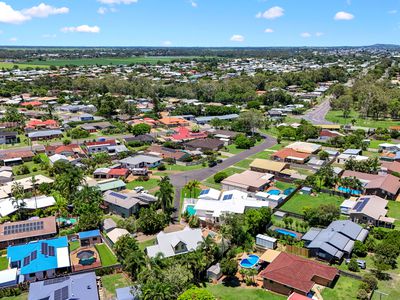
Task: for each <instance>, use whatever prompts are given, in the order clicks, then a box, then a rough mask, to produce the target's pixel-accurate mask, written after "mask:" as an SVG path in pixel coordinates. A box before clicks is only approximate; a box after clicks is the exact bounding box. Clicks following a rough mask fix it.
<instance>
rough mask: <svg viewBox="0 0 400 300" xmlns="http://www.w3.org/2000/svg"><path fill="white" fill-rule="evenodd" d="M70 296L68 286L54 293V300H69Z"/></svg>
mask: <svg viewBox="0 0 400 300" xmlns="http://www.w3.org/2000/svg"><path fill="white" fill-rule="evenodd" d="M68 294H69V289H68V286H64V287H63V288H61V289H58V290H55V291H54V300H67V299H68V298H69V297H68Z"/></svg>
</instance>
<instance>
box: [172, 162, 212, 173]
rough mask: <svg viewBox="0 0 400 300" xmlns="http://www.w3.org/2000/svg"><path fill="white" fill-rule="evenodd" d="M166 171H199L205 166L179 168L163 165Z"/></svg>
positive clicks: (178, 166) (177, 166) (179, 166)
mask: <svg viewBox="0 0 400 300" xmlns="http://www.w3.org/2000/svg"><path fill="white" fill-rule="evenodd" d="M165 166H166V167H167V170H168V171H182V172H185V171H192V170H199V169H203V168H206V167H207V165H206V166H205V167H204V166H203V164H199V165H193V166H181V165H168V164H167V165H165Z"/></svg>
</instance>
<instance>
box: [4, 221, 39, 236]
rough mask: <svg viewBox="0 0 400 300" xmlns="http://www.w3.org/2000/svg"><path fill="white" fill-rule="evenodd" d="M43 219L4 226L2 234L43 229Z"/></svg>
mask: <svg viewBox="0 0 400 300" xmlns="http://www.w3.org/2000/svg"><path fill="white" fill-rule="evenodd" d="M43 228H44V224H43V221H37V222H29V223H22V224H14V225H7V226H4V235H10V234H16V233H22V232H29V231H38V230H43Z"/></svg>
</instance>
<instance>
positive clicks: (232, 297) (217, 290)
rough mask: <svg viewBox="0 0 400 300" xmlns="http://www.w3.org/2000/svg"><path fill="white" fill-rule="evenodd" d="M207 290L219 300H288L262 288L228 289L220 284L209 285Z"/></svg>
mask: <svg viewBox="0 0 400 300" xmlns="http://www.w3.org/2000/svg"><path fill="white" fill-rule="evenodd" d="M206 289H207V290H209V291H210V292H211V293H212V294H213V295H214V296H215V297H216V298H217V299H218V300H238V299H249V300H267V299H268V300H282V299H286V298H287V297H284V296H280V295H277V294H273V293H271V292H268V291H265V290H262V289H260V288H241V287H227V286H224V285H222V284H218V285H207V287H206Z"/></svg>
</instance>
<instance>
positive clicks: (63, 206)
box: [52, 191, 68, 216]
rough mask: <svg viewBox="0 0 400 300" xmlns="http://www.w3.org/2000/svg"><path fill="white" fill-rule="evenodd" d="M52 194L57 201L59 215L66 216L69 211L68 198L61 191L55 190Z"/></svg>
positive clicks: (56, 207)
mask: <svg viewBox="0 0 400 300" xmlns="http://www.w3.org/2000/svg"><path fill="white" fill-rule="evenodd" d="M52 196H53V197H54V200H55V201H56V203H55V205H54V207H55V209H56V211H57V215H58V216H65V215H66V212H67V205H68V202H67V199H65V198H64V197H63V196H62V195H61V193H60V192H58V191H54V192H53V193H52Z"/></svg>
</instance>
